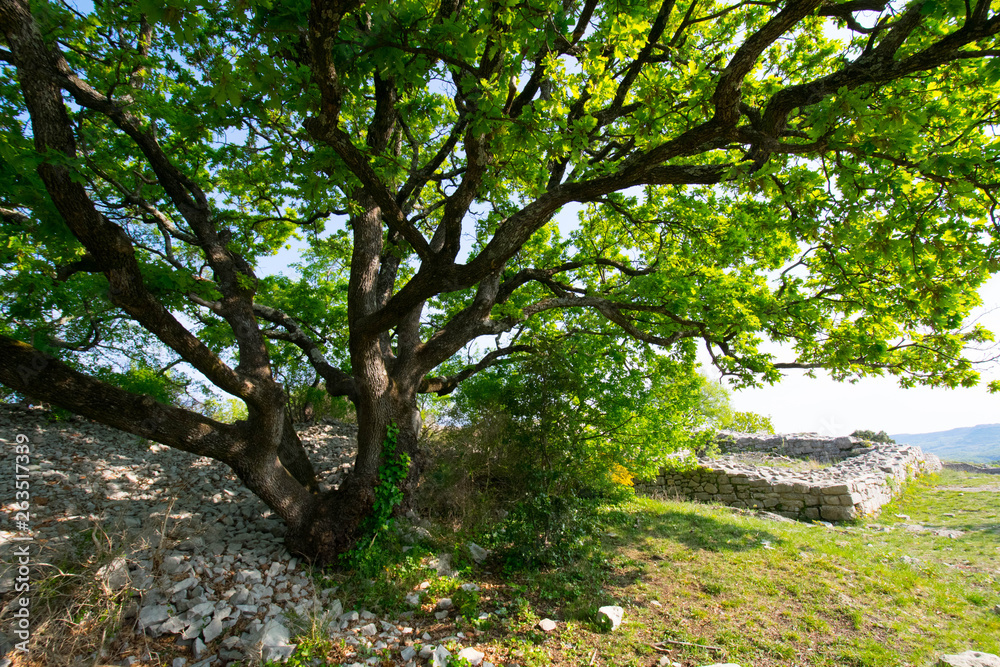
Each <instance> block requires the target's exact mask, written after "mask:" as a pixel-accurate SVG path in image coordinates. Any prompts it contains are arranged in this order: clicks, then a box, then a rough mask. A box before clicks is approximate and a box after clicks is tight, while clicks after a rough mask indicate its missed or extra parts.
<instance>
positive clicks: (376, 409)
mask: <svg viewBox="0 0 1000 667" xmlns="http://www.w3.org/2000/svg"><path fill="white" fill-rule="evenodd" d="M393 389H394V387H392V388H390V389H388V390H387V391H385V392H383V393H381V394H379V395H372V394H370V393H369V394H368V395H367V396H365V395H364V393H362V395H361V397H360V399H361V400H359V406H358V458H357V460H356V463H355V468H354V470H352V471H351V473H350V474H349V475H348V476H347V479H346V480H345V481H344V483H343V484H341V486H340V488H339V489H336V490H332V491H328V492H326V493H324V494H320V495H314V496H313V502H312V503H311V507H310V508H309V509H308V511H307V512H306V513H304V514H303V515H302V520H301V522H295V523H293V522H289V525H288V533H287V534H286V536H285V543H286V545H287V546H288V548H289V550H290V551H293V552H295V553H297V554H299V555H302V556H304V557H306V558H307V559H309V560H311V561H313V562H317V563H335V562H336V561H337V558H338V557H339V556H340V555H341V554H343V553H345V552H346V551H348V550H349V549H351V548H352V547H353V546H354V545H355V544H356V543H357V542H358V540H359V538H361V537H362V534H363V533H364V530H365V527H366V526H365V520H366V519H367V518H368V517H370V516H371V515H372V513H373V510H374V509H375V486H376V484H377V483H378V475H379V469H380V467H381V465H382V463H383V457H382V453H383V443H384V441H385V437H386V433H387V431H388V427H389V424H390V423H393V424H395V425H396V426H397V428H398V429H399V430H398V433H397V435H396V445H397V446H396V451H397V453H405V454H407V455H409V456H410V461H411V463H410V473H409V475H408V477H407V479H406V481H405V482H404V484H403V491H404V501H403V503H404V504H403V505H402V506H401V507H405V506H406V504H407V503H408V502H409V499H410V496H411V495H412V493H413V490H414V489H415V481H416V480H415V479H414V472H415V468H417V466H419V461H420V455H419V450H418V439H419V435H420V412H419V410H418V409H417V404H416V394H415V392H409V395H408V396H407V395H403V396H401V395H399V394H398V393H397V392H395V391H393ZM366 398H367V400H366ZM362 415H365V416H366V418H364V419H363V418H362Z"/></svg>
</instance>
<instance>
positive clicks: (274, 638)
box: [253, 619, 295, 662]
mask: <svg viewBox="0 0 1000 667" xmlns="http://www.w3.org/2000/svg"><path fill="white" fill-rule="evenodd" d="M290 636H291V633H290V632H289V631H288V628H286V627H285V626H283V625H282V624H281V623H279V622H278V621H277V620H275V619H271V620H270V621H268V622H267V623H265V624H264V627H263V628H261V630H260V633H258V635H257V636H256V638H255V641H254V642H253V645H254V647H255V648H259V649H260V652H261V658H262V659H263V660H264V661H265V662H266V661H268V660H275V661H280V662H284V661H285V660H288V658H289V656H291V655H292V652H293V651H294V650H295V644H289V643H288V640H289V637H290Z"/></svg>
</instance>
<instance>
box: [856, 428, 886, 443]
mask: <svg viewBox="0 0 1000 667" xmlns="http://www.w3.org/2000/svg"><path fill="white" fill-rule="evenodd" d="M851 435H852V436H854V437H855V438H859V439H861V440H864V441H866V442H884V443H886V444H889V445H894V444H896V441H895V440H893V439H892V438H890V437H889V434H888V433H886V432H885V431H879V432H878V433H876V432H875V431H868V430H865V429H858V430H857V431H855V432H854V433H852V434H851Z"/></svg>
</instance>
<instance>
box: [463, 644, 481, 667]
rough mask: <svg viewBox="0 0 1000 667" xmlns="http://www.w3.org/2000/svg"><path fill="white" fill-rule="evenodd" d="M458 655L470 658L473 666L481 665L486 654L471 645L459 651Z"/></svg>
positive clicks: (466, 658)
mask: <svg viewBox="0 0 1000 667" xmlns="http://www.w3.org/2000/svg"><path fill="white" fill-rule="evenodd" d="M458 657H459V658H464V659H465V660H468V661H469V664H470V665H472V667H479V665H480V664H481V663H482V662H483V658H485V657H486V654H485V653H483V652H481V651H477V650H476V649H474V648H472V647H471V646H469V647H467V648H463V649H462V650H461V651H459V652H458Z"/></svg>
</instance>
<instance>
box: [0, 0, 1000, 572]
mask: <svg viewBox="0 0 1000 667" xmlns="http://www.w3.org/2000/svg"><path fill="white" fill-rule="evenodd" d="M998 8H1000V6H998V4H997V0H909V2H902V1H901V2H895V3H890V2H887V1H886V0H848V1H846V2H838V1H837V0H660V1H655V2H648V1H645V0H644V1H641V2H640V1H636V0H616V1H615V2H610V1H608V0H517V1H511V0H434V1H427V0H400V1H399V2H386V1H384V0H372V1H370V2H366V3H361V2H359V1H356V0H315V1H314V2H312V3H308V2H305V0H291V1H290V2H271V1H270V0H232V1H230V0H166V1H161V0H155V1H154V0H120V1H118V2H107V1H106V0H97V1H96V2H95V3H94V8H93V10H92V11H79V10H76V9H73V8H72V7H71V6H70V5H68V4H60V3H58V2H46V1H44V0H39V1H37V2H31V3H30V4H29V2H27V0H0V32H2V45H0V72H2V74H0V104H2V110H0V123H2V129H0V132H2V134H0V161H2V162H0V164H2V171H0V216H2V242H0V264H2V267H3V274H2V276H0V280H2V281H3V292H2V297H0V299H2V301H0V303H2V308H3V311H4V317H3V322H2V323H0V382H2V383H3V384H4V385H6V386H7V387H9V388H10V389H12V390H14V391H16V392H18V393H20V394H23V395H27V396H31V397H33V398H36V399H38V400H44V401H49V402H51V403H53V404H55V405H58V406H61V407H63V408H66V409H68V410H71V411H74V412H77V413H79V414H81V415H84V416H87V417H89V418H92V419H95V420H97V421H100V422H103V423H105V424H109V425H112V426H115V427H117V428H120V429H123V430H125V431H129V432H132V433H135V434H138V435H140V436H142V437H146V438H150V439H152V440H155V441H158V442H160V443H163V444H166V445H169V446H172V447H177V448H180V449H183V450H185V451H188V452H192V453H194V454H199V455H204V456H210V457H213V458H215V459H217V460H219V461H222V462H224V463H226V464H227V465H229V466H230V467H231V468H232V469H233V470H234V471H235V473H236V474H237V475H238V476H239V477H240V479H241V480H242V481H243V483H245V484H246V485H247V487H249V488H250V489H251V490H252V491H253V492H254V493H256V494H257V495H258V496H259V497H260V498H261V499H262V500H263V501H264V502H266V503H267V504H268V505H269V506H270V507H271V508H273V509H274V511H275V512H276V513H277V514H278V515H279V516H281V517H282V518H283V519H284V521H285V522H286V523H287V525H288V533H287V538H286V540H287V542H288V545H289V547H290V548H291V549H293V550H295V551H297V552H300V553H302V554H305V555H307V556H310V557H312V558H315V559H317V560H320V561H329V560H332V559H333V558H334V557H335V556H336V555H337V554H338V553H340V552H342V551H343V550H345V549H346V548H348V547H349V546H350V545H351V543H352V541H353V540H354V539H355V538H356V536H357V533H358V530H359V527H360V526H361V525H362V524H363V522H364V519H365V517H366V516H367V515H368V514H369V513H370V512H371V508H372V504H373V502H374V493H373V488H374V485H375V481H376V479H377V476H378V471H379V466H380V459H381V452H382V443H383V440H384V439H385V437H386V433H387V429H388V428H389V426H390V423H394V424H395V425H396V426H397V427H398V429H399V432H398V436H397V438H398V444H399V449H400V451H402V452H405V453H408V454H410V455H411V460H412V461H413V464H412V465H413V466H414V470H413V471H411V475H410V477H409V479H410V480H413V479H415V478H416V475H417V473H418V470H417V468H418V467H419V465H420V456H419V451H418V434H419V430H420V419H419V412H418V409H417V396H418V395H419V394H420V393H438V394H446V393H448V392H451V391H453V390H454V389H455V388H456V387H457V386H458V384H459V383H460V382H461V381H462V380H464V379H466V378H468V377H470V376H472V375H473V374H475V373H477V372H479V371H482V370H483V369H486V368H490V367H492V366H495V365H496V364H498V363H501V362H502V361H504V360H509V359H513V358H517V357H518V356H519V355H526V354H531V351H532V344H531V343H532V340H531V335H530V332H531V331H532V327H534V326H536V323H537V322H539V321H545V322H547V323H548V326H550V327H555V328H556V329H558V331H560V332H561V333H562V334H565V335H567V336H579V337H586V336H603V337H608V336H611V337H616V336H617V337H623V338H626V337H627V338H629V339H633V340H635V341H637V344H641V345H644V346H652V347H653V348H655V349H658V350H662V351H665V352H664V353H667V354H677V355H681V356H683V355H688V358H689V356H690V354H691V353H692V350H693V347H694V346H695V344H699V345H702V346H704V348H705V349H706V350H707V351H708V353H709V354H710V355H711V358H712V360H713V362H714V363H715V364H716V365H717V366H718V367H719V368H721V369H723V370H724V371H725V372H726V373H728V374H730V375H732V376H733V377H734V378H736V379H737V380H738V381H741V382H745V383H751V382H758V381H773V380H775V379H776V378H777V377H778V376H779V375H780V373H781V371H782V369H785V368H807V369H819V368H825V369H829V370H830V371H831V372H832V373H833V374H834V376H836V377H838V378H853V377H857V376H860V375H865V374H873V373H874V374H879V373H888V374H893V375H896V376H898V377H899V378H900V380H901V382H903V383H904V384H912V383H917V382H920V383H929V384H938V385H946V386H956V385H966V384H970V383H975V382H976V380H977V375H976V372H975V370H974V367H973V366H972V365H971V363H970V361H969V360H968V359H967V358H966V353H965V350H966V348H967V347H968V346H969V345H973V344H975V343H977V342H981V341H983V340H986V339H987V338H988V337H989V334H988V332H985V331H983V330H982V329H980V328H978V327H975V326H966V325H965V324H964V321H965V319H966V316H967V314H968V313H969V311H970V308H972V307H974V306H975V305H976V304H977V303H978V297H977V296H976V288H977V287H978V286H979V285H980V284H981V283H982V282H983V281H984V280H985V278H986V277H987V276H988V275H989V274H990V273H991V272H992V271H994V270H995V269H996V256H995V251H996V242H995V238H996V222H997V221H996V218H995V205H996V196H997V184H998V182H1000V178H998V174H997V161H998V157H1000V155H998V148H1000V143H998V141H997V139H996V137H995V129H996V127H997V124H998V109H1000V105H998V104H997V100H998V99H1000V85H998V81H1000V60H998V59H997V56H998V54H1000V43H998V38H997V33H998V31H1000V16H998ZM571 210H572V211H575V212H577V213H578V215H577V220H576V221H575V222H573V221H571V223H572V224H568V223H566V222H565V221H564V222H562V223H560V222H559V220H557V219H556V216H557V215H558V214H559V213H560V211H571ZM564 217H565V214H564ZM293 236H298V237H299V238H300V239H301V240H302V243H303V244H306V245H307V248H308V249H307V250H306V251H304V253H303V257H302V261H301V266H302V271H301V272H300V276H301V277H300V278H295V277H285V276H283V275H277V276H273V275H270V276H269V275H263V274H262V272H260V271H258V270H257V267H258V265H259V262H260V260H261V259H262V258H265V257H268V256H270V255H273V254H274V253H275V252H277V251H278V250H280V249H281V248H282V247H283V246H285V245H287V244H289V243H290V242H291V241H292V237H293ZM553 323H555V324H553ZM484 341H485V342H484ZM765 341H775V342H778V343H783V344H784V349H787V350H789V351H790V354H791V358H789V359H784V360H782V359H776V358H774V356H773V355H772V354H771V353H769V352H767V351H766V350H767V349H770V348H762V344H763V343H764V342H765ZM289 350H295V351H296V355H298V356H295V355H291V354H290V353H289ZM476 354H478V355H479V356H475V355H476ZM296 363H297V364H299V366H300V368H301V367H311V369H312V371H314V372H315V374H316V375H317V376H318V377H319V378H320V380H321V383H320V385H317V386H322V387H323V388H325V391H326V392H328V393H329V394H330V395H332V396H346V397H348V398H349V399H350V400H351V401H352V402H353V404H354V406H355V407H356V411H357V418H358V424H359V433H358V454H357V460H356V463H355V466H354V469H353V473H352V474H351V475H350V477H349V478H348V480H347V481H346V482H345V483H344V484H343V485H342V486H341V487H340V488H339V489H336V490H331V489H324V488H319V487H318V485H317V483H316V480H315V474H314V471H313V467H312V464H311V463H310V461H309V459H308V457H307V456H306V453H305V451H304V449H303V447H302V445H301V443H300V442H299V439H298V437H297V435H296V433H295V431H294V429H293V428H292V425H291V420H290V418H289V413H288V410H287V408H286V401H287V397H286V391H285V388H284V387H283V386H282V384H281V382H280V381H279V379H280V377H281V376H280V374H279V369H280V368H289V367H290V366H291V365H294V364H296ZM306 365H308V366H306ZM165 366H170V367H171V369H172V371H170V372H174V373H176V374H177V375H175V376H174V377H175V378H177V377H180V376H183V375H188V376H190V375H195V374H197V375H198V376H200V377H202V378H203V379H204V381H205V382H207V383H210V384H211V385H212V386H213V387H214V388H215V389H216V390H217V391H218V392H220V393H225V394H228V395H230V396H232V397H234V398H236V399H238V400H240V401H242V402H243V403H245V405H246V408H247V416H246V419H244V420H239V421H237V422H236V423H232V424H227V423H222V422H219V421H217V420H214V419H212V418H209V417H206V416H204V415H202V414H199V413H198V412H197V411H195V410H192V409H190V406H188V405H187V404H186V403H185V402H184V401H183V400H182V396H180V395H179V394H178V392H177V391H173V392H171V391H166V390H164V391H160V393H158V394H156V395H155V396H151V395H150V392H148V391H146V390H145V389H143V386H145V385H143V383H142V382H141V381H140V380H142V378H146V379H147V380H149V382H148V383H147V384H148V386H151V387H152V386H154V385H156V382H154V379H155V378H153V376H155V377H160V378H163V377H169V373H170V372H167V373H166V374H163V373H159V371H162V370H163V367H165ZM442 369H444V370H442ZM300 375H301V373H300ZM150 378H153V379H150ZM667 379H668V378H667ZM667 379H664V381H666V380H667ZM654 380H659V379H656V378H654ZM156 386H159V387H161V389H162V388H163V387H164V386H166V385H163V384H162V383H161V384H160V385H156Z"/></svg>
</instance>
